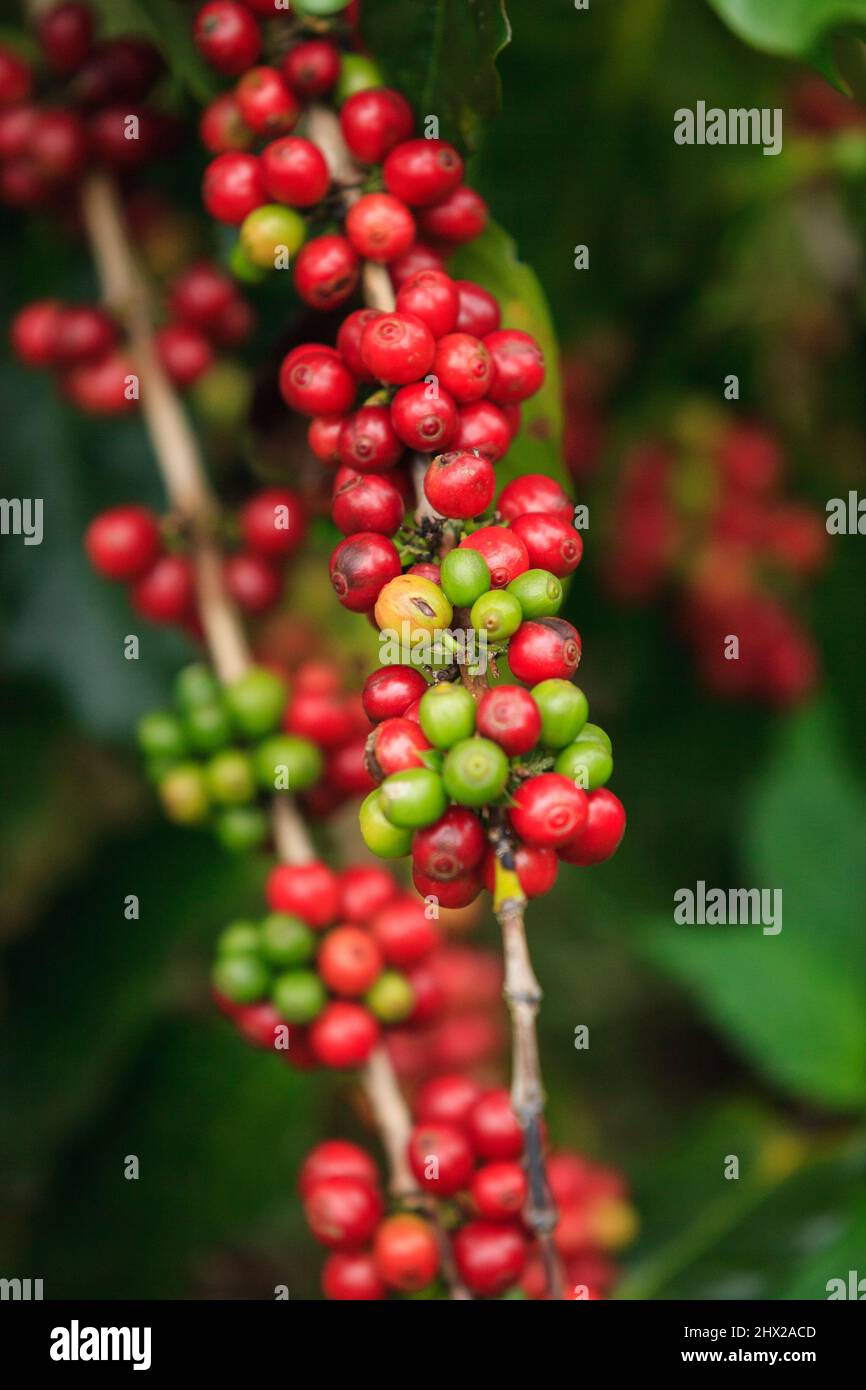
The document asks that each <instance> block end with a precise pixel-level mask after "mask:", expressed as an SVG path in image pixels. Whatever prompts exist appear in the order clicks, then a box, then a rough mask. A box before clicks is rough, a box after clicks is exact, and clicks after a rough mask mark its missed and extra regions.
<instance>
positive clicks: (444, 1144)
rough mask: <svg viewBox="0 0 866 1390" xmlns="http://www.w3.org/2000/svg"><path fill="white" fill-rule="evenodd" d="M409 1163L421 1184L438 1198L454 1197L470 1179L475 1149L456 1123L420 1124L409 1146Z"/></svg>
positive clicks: (415, 1129) (410, 1138) (412, 1134)
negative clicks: (472, 1148) (473, 1149)
mask: <svg viewBox="0 0 866 1390" xmlns="http://www.w3.org/2000/svg"><path fill="white" fill-rule="evenodd" d="M407 1153H408V1156H409V1166H410V1168H411V1169H412V1172H413V1173H414V1174H415V1177H416V1178H417V1180H418V1183H419V1184H420V1186H421V1187H422V1188H424V1189H425V1190H426V1191H427V1192H435V1193H436V1195H437V1197H453V1196H454V1194H455V1192H462V1191H463V1189H464V1187H466V1185H467V1184H468V1182H469V1179H470V1177H471V1175H472V1169H473V1167H474V1162H473V1157H472V1150H471V1148H470V1147H469V1141H468V1140H467V1138H466V1136H465V1134H464V1133H463V1132H462V1130H459V1129H457V1127H456V1126H454V1125H443V1124H429V1123H428V1124H420V1125H416V1126H415V1127H414V1129H413V1130H412V1133H411V1135H410V1137H409V1144H408V1148H407Z"/></svg>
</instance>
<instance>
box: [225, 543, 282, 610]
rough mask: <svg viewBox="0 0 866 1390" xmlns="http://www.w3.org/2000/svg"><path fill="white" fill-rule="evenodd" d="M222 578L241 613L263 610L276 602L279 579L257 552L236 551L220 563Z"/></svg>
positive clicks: (279, 576) (278, 591) (279, 589)
mask: <svg viewBox="0 0 866 1390" xmlns="http://www.w3.org/2000/svg"><path fill="white" fill-rule="evenodd" d="M223 578H224V580H225V586H226V589H227V590H228V593H229V596H230V598H232V599H233V600H234V602H235V603H236V604H237V605H238V607H239V608H242V609H243V611H244V612H245V613H252V614H253V615H254V616H255V615H258V614H260V613H267V612H269V611H270V609H272V608H273V607H275V606H276V604H278V603H279V601H280V597H281V595H282V592H283V581H282V577H281V575H280V574H279V572H278V571H277V570H276V569H275V568H274V567H273V565H270V564H268V562H267V560H265V559H263V558H262V556H261V555H256V554H252V553H250V552H249V551H245V550H239V551H238V552H237V553H236V554H235V555H229V556H228V557H227V558H226V560H225V563H224V565H223Z"/></svg>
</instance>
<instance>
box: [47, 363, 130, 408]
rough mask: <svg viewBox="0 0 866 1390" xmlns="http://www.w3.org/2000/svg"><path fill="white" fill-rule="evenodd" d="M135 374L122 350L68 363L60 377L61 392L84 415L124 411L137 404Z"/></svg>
mask: <svg viewBox="0 0 866 1390" xmlns="http://www.w3.org/2000/svg"><path fill="white" fill-rule="evenodd" d="M137 384H138V376H137V374H136V371H135V368H134V366H133V364H132V362H131V361H130V359H129V358H128V357H127V356H126V353H124V352H119V351H118V352H109V353H108V354H107V355H106V356H105V357H100V358H98V359H97V360H96V361H95V362H82V363H81V365H80V366H77V367H70V368H69V369H68V370H67V371H65V372H64V373H63V376H62V377H61V386H62V388H63V391H64V393H65V394H66V396H68V398H69V400H71V401H72V403H73V405H76V406H77V407H78V409H79V410H83V411H84V413H85V414H86V415H124V414H126V413H127V411H130V410H136V409H137V408H138V394H137Z"/></svg>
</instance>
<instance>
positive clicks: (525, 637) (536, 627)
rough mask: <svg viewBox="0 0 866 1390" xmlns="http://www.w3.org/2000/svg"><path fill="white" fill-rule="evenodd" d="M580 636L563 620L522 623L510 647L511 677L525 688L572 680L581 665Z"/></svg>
mask: <svg viewBox="0 0 866 1390" xmlns="http://www.w3.org/2000/svg"><path fill="white" fill-rule="evenodd" d="M580 654H581V645H580V634H579V633H578V631H577V630H576V628H573V627H572V625H571V623H567V622H566V621H565V619H564V618H537V619H534V620H533V621H531V622H525V623H521V625H520V627H519V628H518V629H517V631H516V632H515V634H514V636H513V637H512V639H511V642H510V644H509V647H508V664H509V666H510V667H511V674H512V675H513V676H515V677H516V679H517V680H519V681H523V683H524V684H525V685H536V684H537V683H538V682H539V681H545V680H557V679H558V680H571V677H572V676H573V675H574V673H575V671H576V670H577V668H578V665H579V664H580Z"/></svg>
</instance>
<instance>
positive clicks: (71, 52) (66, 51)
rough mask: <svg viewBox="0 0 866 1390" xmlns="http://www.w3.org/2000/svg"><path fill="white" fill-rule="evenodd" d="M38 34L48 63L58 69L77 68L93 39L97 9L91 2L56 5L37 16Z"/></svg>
mask: <svg viewBox="0 0 866 1390" xmlns="http://www.w3.org/2000/svg"><path fill="white" fill-rule="evenodd" d="M36 36H37V38H38V39H39V44H40V47H41V49H42V52H43V53H44V54H45V58H46V61H47V63H48V66H49V67H51V68H53V69H54V71H55V72H60V73H69V72H74V71H75V69H76V68H78V67H80V66H81V64H82V63H83V62H84V60H85V58H86V57H87V55H88V53H89V52H90V47H91V44H92V43H93V12H92V11H91V10H90V8H89V7H88V6H87V5H79V4H75V3H74V0H69V2H68V3H66V4H60V5H54V6H52V8H51V9H50V10H47V11H46V12H45V13H44V14H41V15H39V17H38V18H37V20H36Z"/></svg>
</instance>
